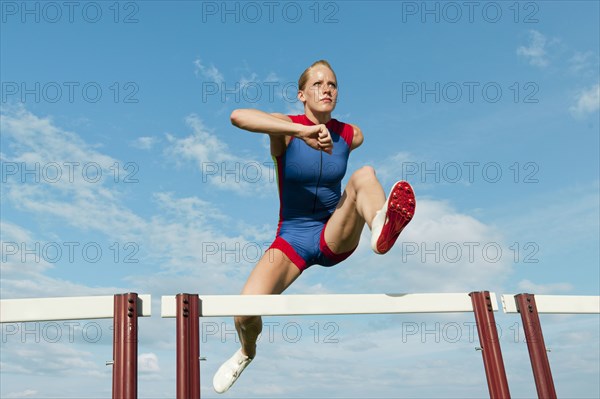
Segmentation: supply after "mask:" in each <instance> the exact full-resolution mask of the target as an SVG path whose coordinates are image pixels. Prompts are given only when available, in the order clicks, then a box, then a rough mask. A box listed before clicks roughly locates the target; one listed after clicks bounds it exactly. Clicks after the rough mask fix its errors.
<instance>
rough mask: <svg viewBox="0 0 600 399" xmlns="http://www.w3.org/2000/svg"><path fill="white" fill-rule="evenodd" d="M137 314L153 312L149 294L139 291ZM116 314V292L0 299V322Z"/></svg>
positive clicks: (146, 314)
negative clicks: (103, 294)
mask: <svg viewBox="0 0 600 399" xmlns="http://www.w3.org/2000/svg"><path fill="white" fill-rule="evenodd" d="M138 298H139V299H141V305H142V307H141V308H140V309H138V316H141V317H147V316H150V315H151V308H150V306H151V303H150V295H139V296H138ZM113 316H114V296H113V295H106V296H80V297H59V298H31V299H29V298H27V299H2V300H0V323H24V322H30V321H55V320H88V319H109V318H113Z"/></svg>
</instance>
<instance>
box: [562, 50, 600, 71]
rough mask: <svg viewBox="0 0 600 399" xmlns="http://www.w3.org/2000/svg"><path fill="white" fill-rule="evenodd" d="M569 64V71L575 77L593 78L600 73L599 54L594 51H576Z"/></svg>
mask: <svg viewBox="0 0 600 399" xmlns="http://www.w3.org/2000/svg"><path fill="white" fill-rule="evenodd" d="M568 63H569V71H570V72H571V73H572V74H574V75H578V76H592V75H594V74H597V73H598V54H595V53H594V52H592V51H586V52H580V51H576V52H575V54H573V56H572V57H571V58H570V59H569V61H568Z"/></svg>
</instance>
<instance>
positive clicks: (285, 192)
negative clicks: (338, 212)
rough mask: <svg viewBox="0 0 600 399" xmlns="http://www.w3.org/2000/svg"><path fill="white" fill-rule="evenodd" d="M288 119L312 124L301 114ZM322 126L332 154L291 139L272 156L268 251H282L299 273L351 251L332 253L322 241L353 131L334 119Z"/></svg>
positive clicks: (329, 263)
mask: <svg viewBox="0 0 600 399" xmlns="http://www.w3.org/2000/svg"><path fill="white" fill-rule="evenodd" d="M289 117H290V118H291V119H292V122H294V123H300V124H303V125H307V126H311V125H314V123H313V122H312V121H311V120H310V119H308V118H307V117H306V115H289ZM325 126H326V127H327V129H329V133H330V134H331V138H332V140H333V152H332V154H331V155H330V154H327V153H326V152H324V151H319V150H315V149H314V148H311V147H309V146H308V144H306V143H305V142H304V141H303V140H302V139H298V138H294V137H292V139H291V140H290V142H289V144H288V146H287V149H286V151H285V153H283V154H282V155H280V156H278V157H274V160H275V163H276V166H277V181H278V184H279V200H280V210H279V226H278V228H277V237H276V238H275V241H274V242H273V244H272V245H271V247H270V248H277V249H280V250H281V251H283V253H284V254H285V255H286V256H287V257H288V258H290V260H291V261H292V262H293V263H294V264H295V265H296V266H297V267H298V268H299V269H300V270H304V269H306V268H308V267H309V266H312V265H315V264H319V265H322V266H333V265H335V264H336V263H339V262H341V261H342V260H344V259H346V258H347V257H348V256H350V254H351V253H352V252H353V251H348V252H344V253H341V254H337V253H334V252H333V250H332V249H331V248H329V247H328V246H327V244H326V243H325V239H324V231H325V225H326V223H327V221H328V220H329V217H330V216H331V214H332V213H333V211H334V210H335V208H336V206H337V205H338V202H339V200H340V197H341V186H342V179H343V177H344V175H345V174H346V166H347V164H348V156H349V154H350V147H351V144H352V139H353V137H354V129H353V127H352V126H351V125H349V124H346V123H342V122H339V121H337V120H335V119H332V120H330V121H329V122H327V124H326V125H325ZM333 249H334V250H335V248H333Z"/></svg>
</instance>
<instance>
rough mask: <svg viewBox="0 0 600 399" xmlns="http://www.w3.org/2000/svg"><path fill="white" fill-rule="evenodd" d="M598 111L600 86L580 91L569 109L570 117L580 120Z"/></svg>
mask: <svg viewBox="0 0 600 399" xmlns="http://www.w3.org/2000/svg"><path fill="white" fill-rule="evenodd" d="M598 109H600V84H596V85H594V86H591V87H588V88H586V89H583V90H580V91H579V93H577V96H576V98H575V104H574V105H572V106H571V107H569V111H570V112H571V115H573V116H574V117H575V118H582V117H584V116H586V115H588V114H592V113H594V112H597V111H598Z"/></svg>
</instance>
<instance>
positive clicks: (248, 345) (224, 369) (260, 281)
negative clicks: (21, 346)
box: [213, 248, 301, 393]
mask: <svg viewBox="0 0 600 399" xmlns="http://www.w3.org/2000/svg"><path fill="white" fill-rule="evenodd" d="M300 273H301V271H300V269H299V268H298V267H296V265H295V264H293V263H292V262H291V261H290V260H289V258H288V257H287V256H285V255H284V254H283V252H281V250H279V249H275V248H271V249H268V250H267V251H266V252H265V253H264V255H263V256H262V258H261V259H260V260H259V261H258V263H257V265H256V266H255V267H254V270H252V273H250V276H249V277H248V280H247V281H246V285H245V286H244V288H243V290H242V294H246V295H267V294H281V293H282V292H283V291H284V290H285V289H286V288H287V287H289V286H290V284H292V283H293V282H294V280H296V278H298V276H299V275H300ZM235 328H236V329H237V331H238V335H239V337H240V341H241V343H242V348H241V349H239V350H238V351H237V352H236V353H234V354H233V356H232V357H231V358H229V359H228V360H227V361H225V363H223V364H222V365H221V367H219V369H218V370H217V372H216V373H215V376H214V377H213V388H214V389H215V391H216V392H218V393H223V392H225V391H227V390H228V389H229V388H230V387H231V386H232V385H233V384H234V383H235V381H236V380H237V379H238V377H239V376H240V374H241V373H242V372H243V371H244V369H245V368H246V367H247V366H248V364H250V362H251V361H252V358H254V356H255V355H256V340H257V339H258V336H259V334H260V332H261V330H262V320H261V318H260V316H241V317H236V318H235Z"/></svg>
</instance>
